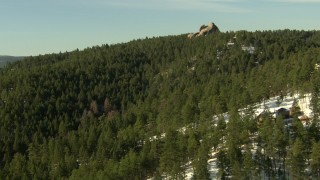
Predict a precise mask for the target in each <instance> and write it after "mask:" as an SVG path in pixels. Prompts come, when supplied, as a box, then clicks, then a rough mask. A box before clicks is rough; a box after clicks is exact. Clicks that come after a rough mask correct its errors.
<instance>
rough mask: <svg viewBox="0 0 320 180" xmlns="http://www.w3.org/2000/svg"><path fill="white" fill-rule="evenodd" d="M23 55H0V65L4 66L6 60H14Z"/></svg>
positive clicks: (21, 57)
mask: <svg viewBox="0 0 320 180" xmlns="http://www.w3.org/2000/svg"><path fill="white" fill-rule="evenodd" d="M23 58H24V57H23V56H5V55H0V67H3V66H5V65H6V64H7V63H8V62H15V61H19V60H21V59H23Z"/></svg>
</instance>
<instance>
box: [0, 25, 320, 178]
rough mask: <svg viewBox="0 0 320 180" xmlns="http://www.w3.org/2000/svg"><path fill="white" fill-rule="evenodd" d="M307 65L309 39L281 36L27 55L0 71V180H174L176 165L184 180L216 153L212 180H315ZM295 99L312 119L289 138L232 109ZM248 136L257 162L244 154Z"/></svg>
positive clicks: (311, 54)
mask: <svg viewBox="0 0 320 180" xmlns="http://www.w3.org/2000/svg"><path fill="white" fill-rule="evenodd" d="M230 42H231V43H230ZM317 63H320V32H319V31H292V30H279V31H263V32H260V31H257V32H246V31H238V32H225V33H222V32H221V33H213V34H211V35H208V36H205V37H198V38H194V39H188V38H187V37H186V35H180V36H168V37H159V38H147V39H143V40H134V41H131V42H128V43H124V44H116V45H110V46H109V45H107V44H106V45H103V46H97V47H92V48H87V49H85V50H83V51H78V50H76V51H73V52H66V53H60V54H48V55H42V56H36V57H28V58H26V59H24V60H23V61H19V62H16V63H13V64H10V65H9V66H8V67H6V68H4V69H0V93H1V94H0V179H6V178H8V179H67V178H70V179H89V178H91V179H147V178H151V177H155V178H160V177H161V176H168V177H170V178H176V179H182V178H183V177H184V173H183V172H184V170H185V168H186V164H187V163H188V162H191V165H192V167H193V168H194V172H195V173H194V176H195V178H196V179H208V178H209V173H208V169H207V160H208V158H209V156H208V154H209V150H210V149H211V147H214V148H217V149H219V144H224V143H226V144H225V146H226V147H227V148H224V149H223V150H221V151H220V152H219V158H218V159H219V168H220V170H221V171H220V174H219V175H220V177H221V178H222V179H227V178H232V177H233V178H236V179H237V178H239V177H248V178H249V177H257V178H258V179H259V178H261V177H260V176H261V173H260V172H261V171H264V172H265V173H264V174H263V175H265V176H267V177H272V178H279V177H285V176H284V174H285V172H284V171H286V170H287V171H290V174H289V175H288V176H289V177H291V178H302V179H303V178H305V177H309V178H311V177H312V178H319V177H320V155H319V153H318V152H319V151H320V150H319V149H320V142H319V140H320V132H319V126H318V125H319V124H318V123H317V122H318V118H319V107H320V106H319V103H318V102H319V100H318V99H319V91H320V71H319V70H318V69H317V68H316V67H317V66H316V65H317ZM295 92H299V93H301V94H304V93H312V108H313V111H314V118H313V119H312V121H311V124H310V125H309V126H308V127H304V126H302V124H301V122H300V121H299V120H298V119H297V117H296V116H294V118H295V119H294V123H295V124H294V126H293V131H292V132H294V135H291V134H289V133H288V131H287V129H286V127H285V124H284V121H283V119H281V117H279V118H277V120H276V121H274V120H273V119H272V117H270V116H266V117H264V119H263V123H262V125H261V123H259V120H258V119H257V118H256V117H254V116H253V114H250V113H248V116H246V118H240V116H239V113H238V111H237V110H238V109H240V108H244V107H247V106H248V105H250V104H253V103H256V102H261V101H263V100H266V99H269V98H270V97H273V96H277V95H279V96H283V95H286V94H288V93H295ZM225 112H229V113H230V116H231V118H230V120H229V123H228V124H226V123H225V122H224V121H223V120H220V121H218V124H217V125H216V126H214V124H215V123H216V122H214V121H213V116H214V115H219V114H222V113H225ZM309 118H311V117H309ZM279 119H280V120H279ZM181 127H185V128H184V129H185V131H177V130H178V129H180V128H181ZM164 133H165V136H164ZM253 136H254V137H256V138H257V139H258V140H257V142H258V146H259V147H260V148H261V149H263V150H262V151H261V149H260V151H259V152H263V153H260V154H259V153H258V152H257V153H254V155H253V154H252V152H251V150H252V147H251V146H249V144H250V139H252V138H250V137H253ZM276 160H277V162H280V160H283V161H281V162H283V164H285V165H286V167H282V168H276V167H279V166H278V165H276V164H275V163H276ZM272 163H274V164H272ZM306 169H307V170H306ZM287 173H288V172H287ZM249 179H250V178H249Z"/></svg>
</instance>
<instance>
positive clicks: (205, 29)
mask: <svg viewBox="0 0 320 180" xmlns="http://www.w3.org/2000/svg"><path fill="white" fill-rule="evenodd" d="M214 32H220V31H219V28H218V27H217V26H216V25H215V24H214V23H213V22H210V23H209V24H208V25H207V26H206V25H202V26H201V27H200V28H199V32H196V33H190V34H188V38H190V39H191V38H193V37H199V36H206V35H208V34H211V33H214Z"/></svg>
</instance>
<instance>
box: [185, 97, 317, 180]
mask: <svg viewBox="0 0 320 180" xmlns="http://www.w3.org/2000/svg"><path fill="white" fill-rule="evenodd" d="M295 100H296V102H297V104H298V106H299V107H300V109H301V111H302V112H303V114H304V115H306V116H308V117H309V118H311V117H312V116H313V115H312V110H311V108H310V101H311V94H304V95H299V94H295V95H293V96H290V95H287V96H284V97H283V98H280V97H279V96H277V97H273V98H270V99H268V100H265V101H264V102H260V103H257V104H255V105H253V110H254V114H255V116H258V115H259V114H261V113H262V112H263V111H265V110H268V111H269V112H271V113H274V112H276V111H277V110H278V109H280V108H285V109H290V108H291V107H292V105H293V103H294V101H295ZM245 109H246V108H244V109H241V110H239V111H240V114H242V112H243V111H244V110H245ZM221 116H222V117H224V119H225V120H226V121H227V122H228V120H229V114H228V113H224V114H222V115H217V116H214V117H213V119H214V120H217V119H218V117H221ZM217 153H218V152H217V151H214V149H213V148H212V150H211V152H210V154H209V155H210V159H209V160H208V171H209V173H210V179H217V177H218V172H219V169H218V166H217V157H216V154H217ZM188 167H189V168H188V169H186V177H185V178H186V179H192V177H193V169H192V167H191V166H188Z"/></svg>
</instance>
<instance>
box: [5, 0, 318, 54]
mask: <svg viewBox="0 0 320 180" xmlns="http://www.w3.org/2000/svg"><path fill="white" fill-rule="evenodd" d="M319 9H320V0H251V1H250V0H0V55H14V56H30V55H32V56H36V55H39V54H48V53H49V54H51V53H59V52H66V51H73V50H75V49H77V48H78V49H80V50H81V49H84V48H87V47H92V46H97V45H99V46H100V45H103V44H109V45H110V44H117V43H122V42H128V41H131V40H134V39H144V38H146V37H158V36H167V35H179V34H184V33H189V32H196V31H198V29H199V27H200V26H201V25H202V24H208V23H209V22H214V23H215V24H216V25H217V26H218V27H219V29H220V31H223V32H226V31H237V30H247V31H256V30H278V29H297V30H320V21H319V17H320V10H319Z"/></svg>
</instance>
